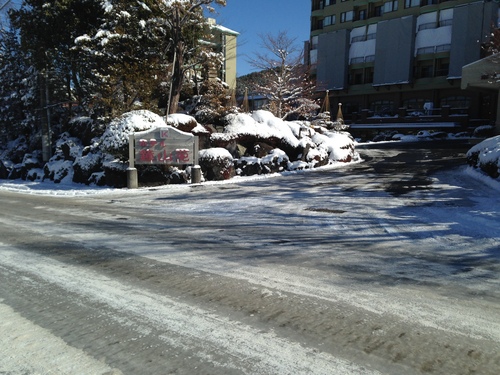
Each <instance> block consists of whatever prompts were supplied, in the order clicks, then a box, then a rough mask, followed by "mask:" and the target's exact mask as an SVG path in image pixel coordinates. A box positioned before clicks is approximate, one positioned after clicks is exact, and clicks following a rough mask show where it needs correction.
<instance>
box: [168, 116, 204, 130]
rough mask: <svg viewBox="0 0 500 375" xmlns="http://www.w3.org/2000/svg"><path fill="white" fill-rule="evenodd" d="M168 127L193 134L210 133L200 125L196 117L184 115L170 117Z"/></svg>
mask: <svg viewBox="0 0 500 375" xmlns="http://www.w3.org/2000/svg"><path fill="white" fill-rule="evenodd" d="M167 125H169V126H172V127H174V128H177V129H179V130H182V131H189V132H192V133H208V131H207V129H205V128H204V127H203V126H202V125H200V124H198V122H197V121H196V119H195V118H194V117H192V116H189V115H186V114H183V113H173V114H171V115H168V118H167Z"/></svg>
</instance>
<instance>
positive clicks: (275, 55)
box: [250, 31, 317, 118]
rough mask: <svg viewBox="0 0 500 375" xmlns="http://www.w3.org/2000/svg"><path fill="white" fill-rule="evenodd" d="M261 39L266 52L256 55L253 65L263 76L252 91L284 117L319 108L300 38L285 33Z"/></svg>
mask: <svg viewBox="0 0 500 375" xmlns="http://www.w3.org/2000/svg"><path fill="white" fill-rule="evenodd" d="M260 38H261V40H262V49H263V51H264V52H262V53H261V52H259V53H256V55H255V57H254V58H252V59H251V60H250V63H251V64H252V66H254V67H255V68H257V69H259V70H261V71H262V74H263V75H262V77H261V80H260V81H259V82H258V83H257V84H256V86H255V87H253V88H252V89H253V90H254V91H256V92H258V93H260V94H262V95H264V96H266V97H267V98H268V99H269V100H270V101H271V109H272V111H273V112H274V114H275V115H276V116H277V117H280V118H286V117H287V116H289V115H290V114H291V113H298V112H302V111H304V110H306V111H310V110H311V109H313V108H317V105H316V104H315V103H314V102H313V101H312V100H311V97H312V94H313V92H314V90H315V84H314V82H313V81H312V80H311V78H310V74H309V71H308V68H307V67H306V66H305V64H303V49H302V48H300V47H299V46H298V45H297V44H296V38H291V37H289V35H288V33H287V32H285V31H280V32H279V33H278V34H277V35H276V36H274V35H271V34H266V35H260Z"/></svg>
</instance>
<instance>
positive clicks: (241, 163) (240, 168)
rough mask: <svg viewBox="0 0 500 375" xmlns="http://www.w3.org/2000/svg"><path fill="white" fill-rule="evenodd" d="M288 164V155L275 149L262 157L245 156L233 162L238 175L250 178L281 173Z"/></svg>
mask: <svg viewBox="0 0 500 375" xmlns="http://www.w3.org/2000/svg"><path fill="white" fill-rule="evenodd" d="M289 162H290V160H289V158H288V155H287V154H286V153H285V152H284V151H283V150H280V149H278V148H276V149H273V150H271V151H269V153H268V154H267V155H265V156H263V157H256V156H246V157H242V158H239V159H237V160H234V166H235V168H236V173H237V174H238V175H240V176H252V175H255V174H266V173H276V172H283V171H285V170H287V169H288V163H289Z"/></svg>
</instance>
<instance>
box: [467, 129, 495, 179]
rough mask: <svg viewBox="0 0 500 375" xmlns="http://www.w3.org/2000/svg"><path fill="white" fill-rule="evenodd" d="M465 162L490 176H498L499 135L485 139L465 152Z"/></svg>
mask: <svg viewBox="0 0 500 375" xmlns="http://www.w3.org/2000/svg"><path fill="white" fill-rule="evenodd" d="M467 163H468V164H469V165H470V166H473V167H474V168H479V169H481V170H482V171H483V172H484V173H486V174H487V175H488V176H490V177H492V178H498V177H499V176H500V135H498V136H496V137H492V138H488V139H485V140H484V141H482V142H481V143H478V144H477V145H475V146H474V147H472V148H471V149H470V150H469V151H468V152H467Z"/></svg>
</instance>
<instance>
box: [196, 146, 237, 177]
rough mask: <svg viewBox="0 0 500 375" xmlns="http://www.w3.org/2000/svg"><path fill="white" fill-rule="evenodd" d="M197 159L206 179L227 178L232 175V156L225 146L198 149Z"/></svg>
mask: <svg viewBox="0 0 500 375" xmlns="http://www.w3.org/2000/svg"><path fill="white" fill-rule="evenodd" d="M198 159H199V163H200V167H201V170H202V172H203V176H204V177H205V178H206V179H207V180H215V181H218V180H227V179H229V178H231V177H233V176H234V166H233V157H232V155H231V154H230V153H229V151H228V150H226V149H225V148H222V147H214V148H209V149H205V150H200V151H199V154H198Z"/></svg>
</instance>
